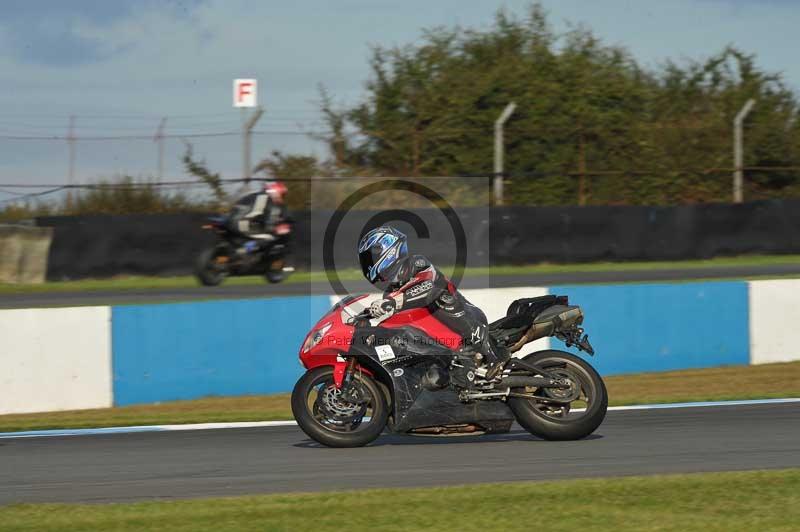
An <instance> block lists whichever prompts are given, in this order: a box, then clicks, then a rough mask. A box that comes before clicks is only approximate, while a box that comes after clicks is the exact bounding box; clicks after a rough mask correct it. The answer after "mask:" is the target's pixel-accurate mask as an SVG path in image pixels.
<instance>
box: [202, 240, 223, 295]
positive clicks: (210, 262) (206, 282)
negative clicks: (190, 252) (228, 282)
mask: <svg viewBox="0 0 800 532" xmlns="http://www.w3.org/2000/svg"><path fill="white" fill-rule="evenodd" d="M224 255H227V253H225V251H224V250H223V249H221V248H219V247H214V248H209V249H206V250H205V251H203V252H202V253H201V254H200V256H199V257H198V258H197V264H196V265H195V270H194V275H195V277H197V280H198V281H200V284H202V285H203V286H218V285H219V284H221V283H222V281H224V280H225V277H226V276H227V271H226V269H221V268H219V267H218V266H217V263H216V261H217V257H221V256H224Z"/></svg>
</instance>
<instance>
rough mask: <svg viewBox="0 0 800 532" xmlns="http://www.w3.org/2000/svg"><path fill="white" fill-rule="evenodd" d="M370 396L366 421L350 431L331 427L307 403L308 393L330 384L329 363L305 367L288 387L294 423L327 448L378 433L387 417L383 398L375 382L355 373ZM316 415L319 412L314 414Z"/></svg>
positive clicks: (349, 444) (369, 438)
mask: <svg viewBox="0 0 800 532" xmlns="http://www.w3.org/2000/svg"><path fill="white" fill-rule="evenodd" d="M353 377H354V378H355V379H356V380H357V381H358V382H359V383H360V384H361V385H362V386H363V388H364V390H366V392H367V394H368V395H369V396H370V399H369V400H370V403H369V405H370V407H371V409H372V412H371V415H370V419H369V420H368V421H360V420H359V421H358V422H357V423H355V424H354V425H355V428H354V429H350V430H341V431H340V430H334V429H332V428H329V426H326V425H324V424H323V423H322V422H321V421H320V420H319V419H318V418H317V417H315V412H314V407H313V406H310V405H309V396H310V394H312V393H313V391H314V389H315V388H316V387H318V386H321V387H323V388H325V389H329V388H330V387H331V386H333V366H321V367H318V368H314V369H312V370H309V371H307V372H306V373H305V375H303V376H302V377H300V380H299V381H297V384H295V385H294V389H293V390H292V414H294V419H295V420H296V421H297V424H298V426H299V427H300V428H301V429H302V430H303V432H305V433H306V434H307V435H308V436H309V437H310V438H311V439H312V440H314V441H316V442H318V443H321V444H322V445H326V446H328V447H362V446H364V445H367V444H368V443H370V442H372V441H373V440H375V438H377V437H378V436H380V435H381V432H383V429H384V428H385V427H386V421H387V419H388V417H389V407H388V405H387V403H386V397H385V396H384V395H383V392H382V391H381V389H380V387H379V386H378V384H377V383H376V382H375V381H374V380H372V378H370V377H369V376H368V375H365V374H363V373H357V374H355V375H354V376H353ZM317 415H319V413H317Z"/></svg>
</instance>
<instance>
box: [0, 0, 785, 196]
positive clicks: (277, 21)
mask: <svg viewBox="0 0 800 532" xmlns="http://www.w3.org/2000/svg"><path fill="white" fill-rule="evenodd" d="M541 4H542V5H543V6H544V8H545V9H546V10H547V11H548V13H549V17H550V21H551V23H552V24H553V26H554V27H555V29H556V30H564V29H566V28H568V27H569V25H570V24H572V25H575V24H583V25H585V26H587V27H589V28H591V29H592V30H593V31H594V32H595V33H596V34H597V35H598V36H599V37H600V38H601V39H602V40H603V41H604V42H605V43H607V44H613V45H621V46H624V47H626V48H627V49H628V50H629V51H630V52H631V53H632V54H633V55H634V57H636V58H637V59H638V60H639V61H641V62H642V63H643V64H644V65H646V66H650V67H653V68H656V67H657V66H658V65H659V64H662V63H663V61H664V60H665V59H667V58H671V59H677V60H681V59H688V58H692V59H702V58H705V57H708V56H710V55H713V54H714V53H717V52H719V51H720V50H721V49H722V48H723V47H724V46H726V45H727V44H734V45H735V46H737V47H739V48H741V49H743V50H744V51H746V52H748V53H754V54H756V56H757V60H758V64H759V65H760V66H761V67H763V68H766V69H767V70H770V71H778V72H782V73H783V75H784V79H785V81H786V82H787V84H788V85H789V86H790V87H791V88H793V89H794V90H796V91H798V92H800V64H798V62H797V60H796V57H797V50H798V44H800V38H798V37H797V28H798V27H800V0H670V1H663V0H544V1H542V2H541ZM529 5H530V1H529V0H503V1H491V0H481V1H478V0H404V1H388V0H336V1H333V0H331V1H327V2H326V1H323V0H296V1H294V2H286V1H285V0H264V1H256V0H168V1H164V0H161V1H159V0H136V1H133V0H130V1H126V0H115V1H105V0H70V1H69V2H65V1H62V0H0V13H2V17H0V82H2V90H0V184H3V183H53V184H62V183H65V182H66V181H67V173H68V170H67V169H68V151H67V143H66V142H65V141H64V140H63V139H58V140H33V139H18V138H10V137H52V136H60V137H63V136H65V135H66V133H67V126H68V121H69V117H70V116H75V117H76V118H75V125H76V130H75V134H76V136H77V137H78V139H79V140H78V142H77V144H76V146H77V148H76V150H77V156H76V163H75V165H76V166H75V168H76V180H77V181H78V182H89V181H92V180H97V179H100V178H104V177H111V176H114V175H118V174H131V175H134V176H142V177H146V176H153V175H155V173H156V166H157V163H156V161H157V156H156V154H157V149H156V145H155V143H154V142H153V140H152V138H151V137H152V135H153V134H154V133H155V130H156V127H157V126H158V123H159V121H160V120H161V117H164V116H166V117H168V119H167V124H166V130H165V132H166V133H167V134H168V135H175V136H178V137H180V136H181V135H187V134H194V133H207V132H235V131H237V130H238V129H239V128H240V124H241V119H242V115H241V113H240V111H239V110H237V109H234V108H233V107H232V96H231V92H232V91H231V84H232V80H233V78H237V77H245V78H249V77H252V78H257V79H258V80H259V103H261V104H262V105H263V106H264V107H265V110H266V112H265V114H264V116H263V118H262V119H261V121H260V122H259V124H258V126H257V128H256V129H257V130H259V131H262V132H263V134H260V135H258V136H256V137H255V138H254V143H253V153H254V159H255V160H257V159H258V158H259V156H260V155H266V154H268V153H269V152H270V151H271V150H273V149H278V150H284V151H290V152H302V153H309V154H313V155H317V156H318V157H326V156H327V155H328V154H327V153H326V151H325V149H324V147H323V146H321V145H320V144H318V143H316V142H314V141H312V140H310V139H309V138H308V136H307V135H306V133H307V132H308V131H313V130H317V129H319V127H320V125H321V123H320V121H319V118H320V117H319V114H318V99H319V92H318V87H319V85H320V84H323V85H324V86H325V87H326V89H327V90H328V91H329V93H330V94H331V95H332V96H333V97H334V100H335V101H336V102H338V103H340V104H345V105H346V104H352V103H354V102H357V101H359V99H360V98H361V97H362V96H363V95H364V83H365V81H366V80H367V78H368V75H369V67H368V58H369V54H370V45H382V46H393V45H405V44H413V43H415V42H418V41H419V37H420V34H421V30H422V29H423V28H430V27H434V26H441V25H444V26H453V25H456V24H458V25H461V26H464V27H472V28H487V27H489V25H490V24H491V22H492V17H493V14H494V13H495V12H496V11H497V10H498V9H500V8H504V9H506V10H508V11H510V12H512V13H517V14H520V15H524V13H525V12H526V10H527V7H528V6H529ZM98 136H115V137H119V136H123V137H126V136H139V137H141V138H140V139H118V140H104V141H99V140H89V139H88V138H87V137H98ZM81 137H83V138H84V139H85V140H80V139H81ZM186 140H190V141H191V142H192V143H193V145H194V150H195V153H196V154H197V155H198V156H200V157H201V158H204V159H205V160H206V162H207V163H208V165H209V166H210V167H211V168H212V169H213V170H217V171H221V172H222V173H223V175H224V176H225V177H239V176H240V175H241V171H242V170H241V141H240V139H239V137H237V136H235V135H234V136H229V137H215V138H192V139H186V138H169V139H167V140H166V141H165V143H166V144H165V145H166V164H165V175H164V178H165V179H186V178H187V176H186V175H185V174H184V172H183V170H182V167H181V164H180V155H181V154H182V152H183V149H184V141H186ZM3 190H7V189H0V200H3V199H7V198H8V197H10V196H8V195H7V194H5V192H3Z"/></svg>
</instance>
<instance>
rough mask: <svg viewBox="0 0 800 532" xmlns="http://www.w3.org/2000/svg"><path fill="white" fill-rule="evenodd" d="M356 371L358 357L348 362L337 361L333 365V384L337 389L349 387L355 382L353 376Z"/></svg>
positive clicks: (349, 359)
mask: <svg viewBox="0 0 800 532" xmlns="http://www.w3.org/2000/svg"><path fill="white" fill-rule="evenodd" d="M355 370H356V357H350V358H348V359H347V360H344V359H342V360H338V359H337V360H336V362H335V363H334V364H333V383H334V384H335V385H336V387H337V388H342V387H343V386H349V385H350V383H351V382H353V374H354V373H355Z"/></svg>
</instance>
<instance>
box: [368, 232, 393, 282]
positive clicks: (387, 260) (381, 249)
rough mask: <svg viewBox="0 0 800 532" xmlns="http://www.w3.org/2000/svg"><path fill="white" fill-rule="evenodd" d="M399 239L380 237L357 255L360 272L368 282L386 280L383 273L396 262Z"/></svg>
mask: <svg viewBox="0 0 800 532" xmlns="http://www.w3.org/2000/svg"><path fill="white" fill-rule="evenodd" d="M398 243H399V239H398V238H397V237H396V236H394V235H391V234H385V235H381V236H380V237H379V238H377V239H376V240H375V241H374V242H370V243H369V245H368V246H367V247H366V248H363V249H362V250H361V251H360V252H359V254H358V261H359V263H360V264H361V272H362V273H363V274H364V277H366V278H367V279H368V280H369V281H370V282H373V281H376V280H386V279H385V278H384V275H383V274H384V273H386V271H387V270H389V269H391V267H392V266H393V265H394V264H395V263H396V262H397V259H398V256H397V254H398V251H399V250H398V246H397V244H398Z"/></svg>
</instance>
